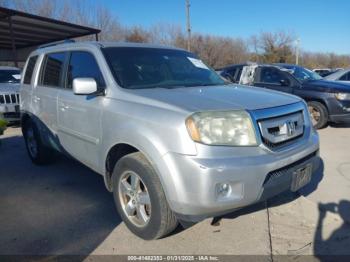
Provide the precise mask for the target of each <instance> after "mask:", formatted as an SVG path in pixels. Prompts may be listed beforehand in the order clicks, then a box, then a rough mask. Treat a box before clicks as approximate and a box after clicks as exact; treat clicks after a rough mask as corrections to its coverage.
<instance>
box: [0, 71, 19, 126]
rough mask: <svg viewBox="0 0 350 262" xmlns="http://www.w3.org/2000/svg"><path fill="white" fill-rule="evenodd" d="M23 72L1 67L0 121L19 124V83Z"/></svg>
mask: <svg viewBox="0 0 350 262" xmlns="http://www.w3.org/2000/svg"><path fill="white" fill-rule="evenodd" d="M20 79H21V70H20V69H19V68H16V67H8V66H0V119H5V120H6V121H8V122H18V121H19V120H20V112H19V82H20Z"/></svg>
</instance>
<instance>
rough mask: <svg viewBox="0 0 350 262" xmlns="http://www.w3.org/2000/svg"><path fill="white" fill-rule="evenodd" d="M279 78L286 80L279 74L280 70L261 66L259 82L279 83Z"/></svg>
mask: <svg viewBox="0 0 350 262" xmlns="http://www.w3.org/2000/svg"><path fill="white" fill-rule="evenodd" d="M281 80H286V78H285V77H284V76H283V75H282V74H281V72H280V71H279V70H278V69H276V68H271V67H263V68H261V73H260V82H262V83H267V84H276V85H280V84H281Z"/></svg>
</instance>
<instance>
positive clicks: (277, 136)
mask: <svg viewBox="0 0 350 262" xmlns="http://www.w3.org/2000/svg"><path fill="white" fill-rule="evenodd" d="M258 126H259V129H260V134H261V139H262V141H263V143H264V144H265V145H266V146H267V147H269V148H271V149H276V148H279V147H282V146H286V145H287V144H290V143H292V142H294V141H295V140H296V139H298V138H300V137H302V136H303V134H304V127H305V125H304V117H303V112H302V111H298V112H294V113H291V114H286V115H282V116H277V117H273V118H267V119H262V120H258Z"/></svg>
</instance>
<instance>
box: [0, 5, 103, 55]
mask: <svg viewBox="0 0 350 262" xmlns="http://www.w3.org/2000/svg"><path fill="white" fill-rule="evenodd" d="M11 24H12V29H13V39H14V43H15V46H16V48H17V49H20V48H25V47H31V46H37V45H41V44H46V43H50V42H55V41H59V40H63V39H69V38H75V37H80V36H86V35H91V34H98V33H100V31H101V30H99V29H96V28H91V27H86V26H81V25H77V24H72V23H67V22H63V21H59V20H55V19H51V18H47V17H42V16H37V15H32V14H28V13H24V12H20V11H16V10H12V9H8V8H4V7H0V49H12V41H11V40H12V35H11Z"/></svg>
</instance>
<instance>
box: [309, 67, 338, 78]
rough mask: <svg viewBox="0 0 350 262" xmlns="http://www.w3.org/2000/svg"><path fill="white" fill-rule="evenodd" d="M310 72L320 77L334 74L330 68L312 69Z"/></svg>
mask: <svg viewBox="0 0 350 262" xmlns="http://www.w3.org/2000/svg"><path fill="white" fill-rule="evenodd" d="M312 71H314V72H315V73H317V74H319V75H320V76H322V77H325V76H328V75H330V74H332V73H333V72H334V71H333V70H332V69H330V68H316V69H313V70H312Z"/></svg>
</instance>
